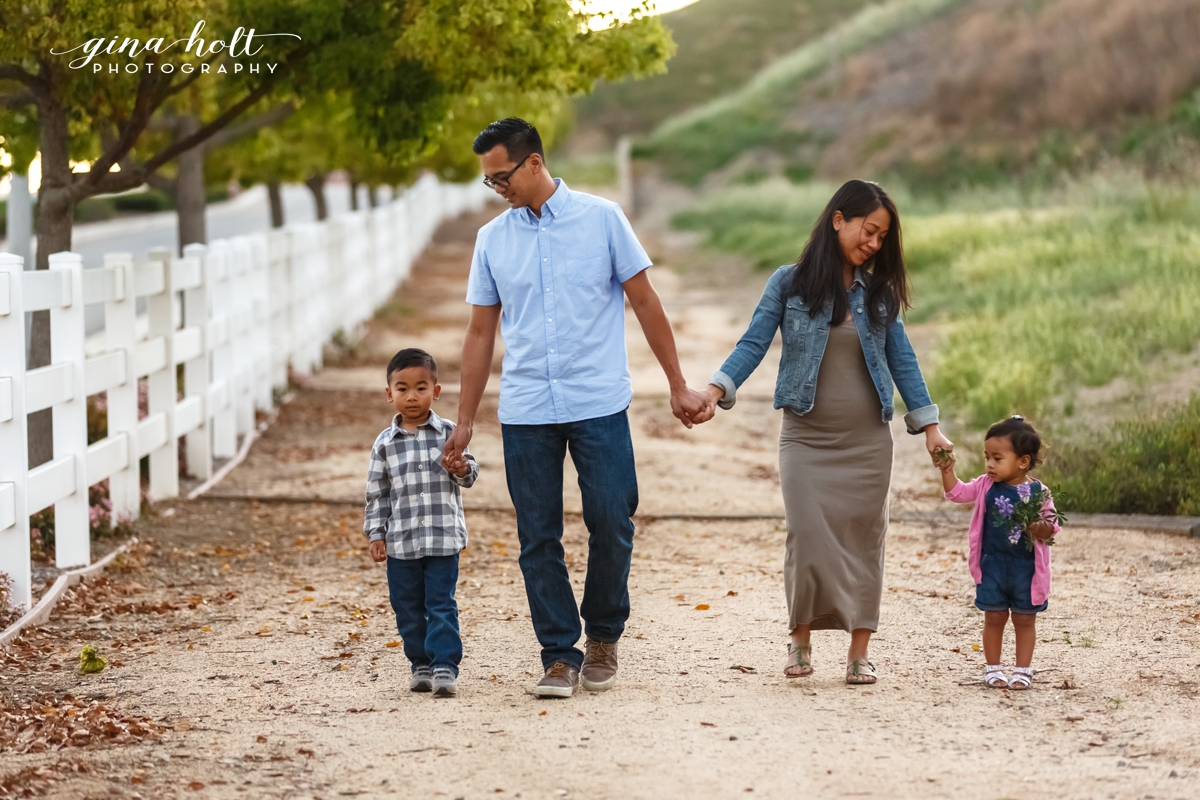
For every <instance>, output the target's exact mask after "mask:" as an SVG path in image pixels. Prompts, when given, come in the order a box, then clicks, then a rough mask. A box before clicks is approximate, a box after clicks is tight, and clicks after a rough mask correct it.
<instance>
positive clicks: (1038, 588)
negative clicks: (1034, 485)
mask: <svg viewBox="0 0 1200 800" xmlns="http://www.w3.org/2000/svg"><path fill="white" fill-rule="evenodd" d="M994 483H995V481H993V480H992V479H991V478H989V477H988V476H987V475H980V476H979V477H978V478H976V479H975V480H973V481H971V482H970V483H963V482H962V481H959V482H958V484H957V485H956V486H955V487H954V488H953V489H951V490H950V491H948V492H946V499H947V500H951V501H953V502H955V503H963V504H965V503H974V504H975V511H974V512H973V513H972V514H971V527H970V529H969V530H968V532H967V544H968V547H969V550H970V552H969V554H968V556H967V565H968V566H969V567H970V569H971V577H972V578H974V579H975V585H976V586H978V585H979V584H980V583H982V582H983V571H982V570H981V569H980V567H979V561H980V557H981V556H982V553H983V515H984V514H985V513H987V509H986V508H985V506H986V505H987V504H986V503H985V502H984V500H985V499H986V498H987V493H988V490H989V489H991V488H992V485H993V484H994ZM1053 510H1054V500H1053V499H1050V500H1047V501H1046V503H1045V505H1043V506H1042V512H1043V514H1045V513H1046V512H1050V511H1053ZM1052 524H1053V525H1054V533H1055V535H1058V532H1059V530H1060V527H1059V525H1058V523H1057V522H1055V523H1052ZM1029 595H1030V599H1031V600H1032V601H1033V604H1034V605H1035V606H1040V605H1041V604H1042V603H1044V602H1046V598H1047V597H1049V596H1050V545H1048V544H1046V543H1045V542H1041V541H1038V542H1035V543H1034V545H1033V581H1032V582H1031V583H1030V584H1029Z"/></svg>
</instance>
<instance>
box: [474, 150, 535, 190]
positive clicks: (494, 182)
mask: <svg viewBox="0 0 1200 800" xmlns="http://www.w3.org/2000/svg"><path fill="white" fill-rule="evenodd" d="M531 155H533V153H530V154H529V156H531ZM529 156H525V157H524V158H522V159H521V160H520V162H518V164H517V165H516V166H515V167H513V168H512V169H510V170H509V171H508V172H504V173H501V174H500V175H497V176H495V177H494V178H493V177H488V176H484V179H483V185H484V186H486V187H488V188H489V189H495V188H496V187H500V188H501V189H507V188H508V182H509V181H510V180H512V176H513V175H515V174H516V173H517V170H519V169H520V168H521V167H523V166H525V162H526V161H528V160H529Z"/></svg>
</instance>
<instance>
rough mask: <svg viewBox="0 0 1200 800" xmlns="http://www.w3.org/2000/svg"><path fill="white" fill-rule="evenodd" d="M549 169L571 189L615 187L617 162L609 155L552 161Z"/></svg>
mask: <svg viewBox="0 0 1200 800" xmlns="http://www.w3.org/2000/svg"><path fill="white" fill-rule="evenodd" d="M551 169H552V170H553V172H554V177H556V178H562V179H563V180H564V181H566V182H567V185H568V186H570V187H572V188H576V187H578V188H584V187H587V186H616V185H617V160H616V158H614V157H613V156H612V155H611V154H601V155H594V156H580V157H578V158H572V159H554V160H553V163H552V164H551Z"/></svg>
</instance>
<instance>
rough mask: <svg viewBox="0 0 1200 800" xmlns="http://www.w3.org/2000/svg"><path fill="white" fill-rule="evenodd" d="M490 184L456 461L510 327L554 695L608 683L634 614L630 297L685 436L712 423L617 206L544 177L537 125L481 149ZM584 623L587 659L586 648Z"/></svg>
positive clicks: (513, 435)
mask: <svg viewBox="0 0 1200 800" xmlns="http://www.w3.org/2000/svg"><path fill="white" fill-rule="evenodd" d="M473 149H474V151H475V153H476V154H477V155H478V156H479V163H480V166H481V167H482V169H483V174H484V176H485V177H484V183H485V184H487V185H488V186H489V187H490V188H492V189H494V190H495V191H496V193H497V194H499V195H500V196H502V197H503V198H504V199H505V200H506V201H507V202H508V204H509V210H508V211H506V212H504V213H503V214H501V215H500V216H499V217H497V218H496V219H494V220H492V221H491V222H489V223H488V224H487V225H485V226H484V227H483V228H481V229H480V231H479V235H478V238H477V239H476V242H475V255H474V258H473V260H472V263H471V277H470V282H469V286H468V289H467V302H468V303H471V304H472V306H473V308H472V311H471V322H470V324H469V325H468V327H467V333H466V338H465V339H464V341H463V355H462V378H461V395H460V399H459V408H458V426H457V428H456V429H455V431H454V433H453V434H452V435H451V437H450V438H449V440H447V442H446V448H445V455H444V462H445V465H446V467H447V468H448V469H450V470H452V471H453V470H461V467H462V459H463V452H464V450H465V448H466V446H467V444H468V443H469V442H470V441H471V433H472V429H473V426H474V422H475V414H476V412H477V411H478V409H479V401H480V399H481V398H482V396H483V390H484V386H485V385H486V384H487V380H488V374H489V372H490V371H491V364H492V352H493V349H494V347H495V342H496V326H497V322H499V323H500V328H501V335H502V336H503V337H504V344H505V347H506V351H505V355H504V367H503V371H502V374H501V377H500V411H499V417H500V423H501V428H502V432H503V440H504V462H505V471H506V473H507V479H508V491H509V495H510V496H511V497H512V502H513V505H514V506H515V508H516V511H517V535H518V538H519V539H520V542H521V557H520V564H521V572H522V573H523V574H524V576H525V591H526V595H527V597H528V599H529V610H530V614H531V616H532V617H533V629H534V632H535V633H536V634H537V637H538V641H539V642H540V643H541V645H542V666H543V668H544V669H545V674H544V675H543V677H542V679H541V681H540V682H539V683H538V685H537V694H538V696H540V697H570V696H571V695H572V694H573V693H574V691H575V687H576V686H577V685H578V684H579V682H580V679H581V676H582V682H583V686H584V688H585V689H589V690H591V691H603V690H605V689H608V688H610V687H611V686H612V685H613V683H614V682H615V680H616V675H617V640H618V639H620V638H621V634H622V633H623V632H624V630H625V621H626V620H627V619H628V617H629V590H628V581H629V564H630V559H631V556H632V554H633V531H634V527H633V521H632V520H631V519H630V518H631V517H632V516H633V513H634V511H635V510H636V509H637V498H638V495H637V475H636V473H635V471H634V461H633V443H632V440H631V439H630V435H629V419H628V416H627V414H626V409H627V408H628V407H629V402H630V400H631V398H632V397H633V386H632V381H631V380H630V377H629V362H628V357H627V354H626V352H625V298H626V297H628V298H629V303H630V305H631V307H632V308H633V311H634V313H635V314H636V315H637V318H638V322H639V323H641V326H642V331H643V332H644V333H645V335H646V340H647V342H649V344H650V348H651V350H653V351H654V355H655V356H656V357H657V358H658V361H659V363H660V364H661V365H662V368H663V371H664V372H665V373H666V376H667V380H668V382H669V383H670V386H671V411H672V412H673V413H674V414H675V416H676V417H678V418H679V419H680V421H682V422H683V424H684V425H686V426H687V427H689V428H690V427H692V424H693V423H698V422H702V421H704V420H705V419H708V418H709V417H711V415H712V409H711V408H710V407H709V406H710V405H711V404H709V403H707V398H706V397H705V396H703V395H701V394H700V393H698V392H695V391H692V390H691V389H689V388H688V386H687V384H686V382H685V381H684V379H683V375H682V373H681V372H680V369H679V358H678V356H677V354H676V352H675V337H674V335H673V334H672V332H671V323H670V321H669V320H668V319H667V315H666V313H665V312H664V311H663V307H662V302H661V301H660V300H659V297H658V294H657V292H655V291H654V287H653V286H651V284H650V278H649V277H648V275H647V274H646V269H647V268H648V267H649V266H650V259H649V257H648V256H647V255H646V251H645V250H643V249H642V246H641V245H640V244H639V243H638V241H637V237H636V236H635V235H634V233H633V229H632V228H631V227H630V225H629V222H628V220H626V219H625V215H624V214H622V213H621V209H620V207H619V206H617V205H616V204H615V203H612V202H609V201H608V200H604V199H602V198H599V197H594V196H592V195H589V194H584V193H582V192H573V191H571V190H570V189H569V188H567V185H566V184H565V183H563V182H562V180H561V179H555V178H552V177H551V176H550V173H549V172H547V170H546V161H545V155H544V153H543V152H542V140H541V137H540V136H539V135H538V132H537V129H536V128H534V127H533V126H532V125H530V124H529V123H527V122H525V121H524V120H520V119H505V120H501V121H499V122H493V123H492V124H491V125H489V126H488V127H487V128H485V129H484V130H483V132H482V133H480V134H479V136H478V137H477V138H476V139H475V143H474V146H473ZM568 449H569V450H570V452H571V459H572V461H574V463H575V469H576V471H577V472H578V473H579V489H580V492H581V493H582V495H583V521H584V524H585V525H586V526H587V529H588V533H589V539H588V574H587V579H586V581H585V583H584V589H583V602H582V603H581V604H580V605H579V606H578V607H576V605H575V595H574V593H573V592H572V589H571V579H570V576H569V575H568V574H567V567H566V563H565V562H564V560H563V547H562V533H563V462H564V459H565V457H566V452H567V450H568ZM580 615H582V617H583V620H584V622H585V623H586V631H585V632H586V634H587V642H586V644H585V647H584V651H582V652H581V651H580V650H579V649H578V648H577V647H576V643H577V642H578V641H579V637H580V633H581V631H580V621H579V618H580Z"/></svg>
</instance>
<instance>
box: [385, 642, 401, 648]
mask: <svg viewBox="0 0 1200 800" xmlns="http://www.w3.org/2000/svg"><path fill="white" fill-rule="evenodd" d="M399 646H400V643H399V642H388V643H387V644H385V645H384V647H399Z"/></svg>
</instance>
